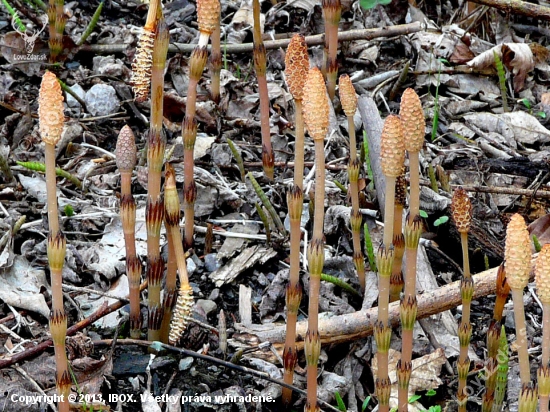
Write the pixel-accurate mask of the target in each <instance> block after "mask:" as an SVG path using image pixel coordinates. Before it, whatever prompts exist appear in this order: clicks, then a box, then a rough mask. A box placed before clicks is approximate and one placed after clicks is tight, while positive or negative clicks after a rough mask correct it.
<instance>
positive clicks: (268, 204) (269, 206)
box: [247, 172, 286, 235]
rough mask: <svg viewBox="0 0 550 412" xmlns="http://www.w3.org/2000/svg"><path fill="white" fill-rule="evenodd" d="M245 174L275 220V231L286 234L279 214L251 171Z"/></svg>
mask: <svg viewBox="0 0 550 412" xmlns="http://www.w3.org/2000/svg"><path fill="white" fill-rule="evenodd" d="M247 176H248V179H250V183H252V187H253V188H254V191H255V192H256V195H257V196H258V197H259V198H260V200H261V201H262V203H263V205H264V206H265V208H266V209H267V211H268V212H269V214H270V215H271V218H272V219H273V221H274V222H275V226H276V227H277V231H279V232H280V233H281V234H283V235H284V234H286V230H285V226H284V225H283V222H281V218H280V217H279V214H278V213H277V212H276V211H275V208H274V207H273V205H272V204H271V202H270V201H269V199H268V198H267V196H266V195H265V193H264V191H263V190H262V188H261V187H260V184H259V183H258V181H257V180H256V179H255V178H254V176H253V175H252V173H251V172H248V174H247Z"/></svg>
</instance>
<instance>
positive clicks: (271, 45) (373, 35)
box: [80, 22, 423, 54]
mask: <svg viewBox="0 0 550 412" xmlns="http://www.w3.org/2000/svg"><path fill="white" fill-rule="evenodd" d="M422 29H423V25H422V24H421V23H419V22H415V23H410V24H399V25H396V26H389V27H382V28H376V29H361V30H348V31H346V32H341V33H338V42H342V41H353V40H372V39H377V38H380V37H395V36H403V35H407V34H411V33H416V32H419V31H420V30H422ZM293 34H294V33H289V38H288V39H280V40H266V41H265V42H264V46H265V48H266V50H272V49H278V48H280V47H281V48H286V47H287V46H288V43H290V37H292V35H293ZM306 43H307V45H308V46H319V45H321V44H324V43H325V35H324V34H316V35H314V36H307V37H306ZM130 47H131V46H130V45H127V44H92V45H84V46H82V47H81V48H80V51H83V52H93V53H104V54H112V53H122V52H124V51H126V50H127V49H129V48H130ZM194 48H195V45H194V44H182V43H173V44H171V45H170V47H169V48H168V52H170V53H191V52H192V51H193V49H194ZM253 49H254V45H253V44H252V43H243V44H228V45H226V46H224V53H228V54H243V53H252V50H253Z"/></svg>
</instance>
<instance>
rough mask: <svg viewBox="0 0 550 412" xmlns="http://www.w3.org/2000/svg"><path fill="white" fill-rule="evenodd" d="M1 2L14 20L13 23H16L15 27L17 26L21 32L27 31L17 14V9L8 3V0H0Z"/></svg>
mask: <svg viewBox="0 0 550 412" xmlns="http://www.w3.org/2000/svg"><path fill="white" fill-rule="evenodd" d="M2 4H3V5H4V7H5V8H6V10H7V11H8V13H9V14H10V16H11V17H12V18H13V19H14V20H15V24H17V27H19V30H20V31H22V32H24V31H27V26H25V25H24V24H23V22H22V21H21V19H20V18H19V16H18V15H17V11H16V10H15V9H14V8H13V7H12V6H11V5H10V4H9V3H8V1H7V0H2Z"/></svg>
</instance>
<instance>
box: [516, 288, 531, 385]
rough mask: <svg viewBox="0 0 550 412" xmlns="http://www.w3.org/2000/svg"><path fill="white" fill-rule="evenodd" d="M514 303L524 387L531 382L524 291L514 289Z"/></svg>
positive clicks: (520, 370) (520, 372)
mask: <svg viewBox="0 0 550 412" xmlns="http://www.w3.org/2000/svg"><path fill="white" fill-rule="evenodd" d="M512 299H513V302H514V320H515V324H516V345H517V350H518V357H519V375H520V379H521V383H522V385H528V384H529V383H530V382H531V371H530V368H529V353H528V352H527V329H526V327H525V310H524V307H523V290H521V289H512Z"/></svg>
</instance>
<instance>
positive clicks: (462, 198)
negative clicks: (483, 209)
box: [451, 187, 472, 233]
mask: <svg viewBox="0 0 550 412" xmlns="http://www.w3.org/2000/svg"><path fill="white" fill-rule="evenodd" d="M451 211H452V214H453V219H454V221H455V225H456V229H457V230H458V231H459V232H460V233H467V232H468V231H469V230H470V223H471V222H472V203H471V202H470V199H469V197H468V193H466V191H465V190H464V189H462V188H461V187H459V188H458V189H456V190H455V191H454V194H453V199H452V203H451Z"/></svg>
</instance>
